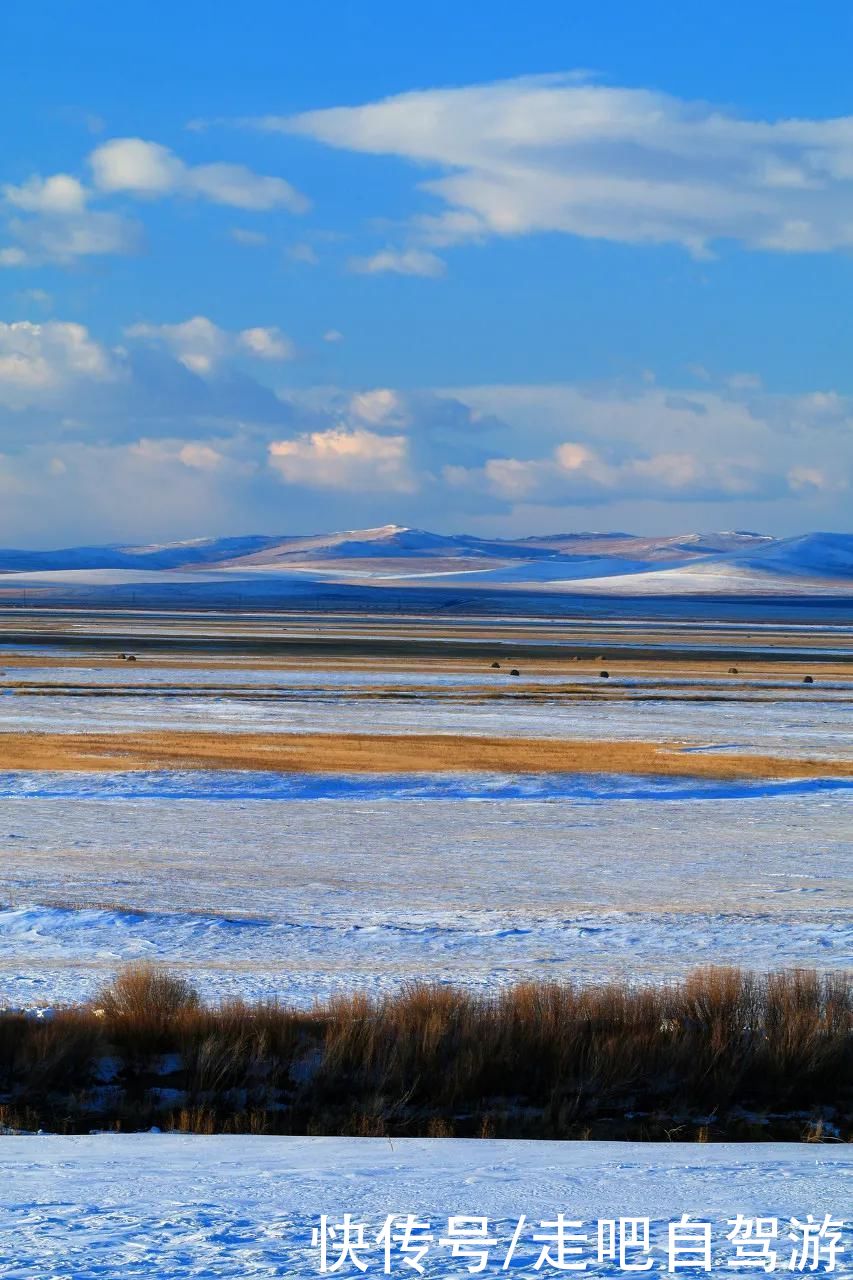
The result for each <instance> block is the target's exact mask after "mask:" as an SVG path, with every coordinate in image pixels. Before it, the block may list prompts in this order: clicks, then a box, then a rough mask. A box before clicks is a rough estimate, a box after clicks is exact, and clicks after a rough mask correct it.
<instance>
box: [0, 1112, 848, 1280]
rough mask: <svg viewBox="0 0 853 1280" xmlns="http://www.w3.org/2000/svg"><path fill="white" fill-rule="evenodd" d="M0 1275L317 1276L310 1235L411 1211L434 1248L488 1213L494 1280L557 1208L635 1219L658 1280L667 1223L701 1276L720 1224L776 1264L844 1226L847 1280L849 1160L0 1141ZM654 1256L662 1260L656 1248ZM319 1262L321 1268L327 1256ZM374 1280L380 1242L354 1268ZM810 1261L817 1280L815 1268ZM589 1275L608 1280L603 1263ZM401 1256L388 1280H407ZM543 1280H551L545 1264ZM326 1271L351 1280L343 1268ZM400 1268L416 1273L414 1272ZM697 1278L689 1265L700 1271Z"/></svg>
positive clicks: (147, 1138) (789, 1148) (281, 1141)
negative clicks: (752, 1229) (773, 1224)
mask: <svg viewBox="0 0 853 1280" xmlns="http://www.w3.org/2000/svg"><path fill="white" fill-rule="evenodd" d="M0 1187H2V1191H0V1268H2V1275H4V1276H15V1277H30V1276H33V1277H35V1276H38V1277H40V1280H41V1278H43V1277H58V1276H62V1277H68V1278H72V1277H73V1278H75V1280H76V1278H78V1277H79V1278H82V1277H90V1276H96V1275H98V1276H102V1275H109V1276H117V1275H120V1274H127V1275H133V1276H137V1277H139V1276H142V1277H147V1276H157V1277H159V1278H160V1280H170V1278H171V1277H178V1276H181V1277H183V1276H205V1277H213V1276H217V1277H219V1276H227V1277H230V1276H234V1277H237V1276H240V1277H245V1276H283V1275H288V1276H306V1277H307V1276H314V1275H318V1274H319V1272H320V1263H319V1250H318V1249H317V1248H315V1247H313V1246H312V1243H311V1233H312V1228H314V1227H316V1226H318V1225H319V1221H320V1215H323V1214H325V1215H327V1216H328V1218H329V1219H330V1221H334V1222H340V1221H341V1219H342V1217H343V1215H344V1214H345V1213H349V1214H351V1215H352V1218H353V1220H354V1221H356V1222H362V1223H364V1224H365V1226H366V1227H367V1230H366V1232H365V1239H370V1236H371V1234H372V1233H375V1232H376V1231H378V1230H380V1229H381V1227H382V1226H383V1224H384V1222H385V1220H386V1218H387V1216H388V1215H391V1214H394V1215H398V1214H402V1215H406V1214H408V1213H412V1214H415V1215H417V1216H418V1219H419V1220H420V1221H423V1222H427V1221H428V1222H430V1224H431V1227H432V1230H433V1233H434V1235H435V1236H436V1239H438V1237H440V1236H444V1235H446V1234H447V1219H448V1218H449V1217H450V1216H451V1215H457V1214H459V1215H478V1216H483V1217H486V1218H487V1219H488V1229H489V1232H490V1235H491V1236H492V1237H493V1238H495V1239H496V1240H498V1241H499V1242H500V1245H499V1246H495V1247H494V1248H493V1249H491V1250H490V1251H489V1252H490V1256H489V1260H488V1266H487V1269H486V1270H487V1273H493V1274H497V1273H498V1272H500V1271H501V1266H502V1263H503V1260H504V1257H505V1256H506V1250H507V1247H508V1244H509V1242H510V1240H511V1238H512V1236H513V1233H514V1230H515V1228H516V1225H517V1223H518V1221H519V1218H520V1217H521V1216H522V1215H524V1216H525V1218H526V1228H525V1229H523V1230H522V1235H521V1238H520V1240H519V1251H518V1253H517V1254H516V1256H515V1259H514V1260H513V1261H512V1262H511V1263H510V1266H509V1267H508V1268H507V1270H508V1271H509V1272H510V1273H512V1272H515V1274H516V1275H520V1274H524V1273H525V1272H527V1273H529V1270H530V1266H531V1260H533V1261H535V1258H536V1255H537V1253H538V1251H539V1249H541V1247H542V1246H541V1245H537V1244H535V1243H534V1242H533V1241H532V1235H533V1233H534V1232H538V1231H539V1230H540V1227H539V1224H540V1222H542V1221H545V1220H547V1219H549V1218H550V1219H552V1220H553V1219H554V1217H555V1215H556V1214H557V1213H560V1212H563V1213H565V1214H566V1215H567V1217H569V1218H573V1219H579V1220H581V1221H582V1222H583V1223H584V1224H585V1226H586V1225H591V1226H592V1228H593V1235H594V1234H595V1226H596V1223H597V1222H598V1220H601V1219H608V1218H618V1217H620V1216H636V1217H640V1218H648V1219H650V1228H651V1230H650V1235H651V1240H652V1256H653V1257H654V1259H655V1261H654V1270H653V1274H655V1273H658V1274H659V1273H661V1272H664V1273H666V1270H667V1257H666V1238H667V1227H668V1224H669V1223H670V1222H672V1221H673V1220H675V1219H678V1218H679V1217H680V1216H681V1214H682V1213H687V1214H689V1215H691V1217H693V1218H699V1219H703V1220H706V1221H709V1222H710V1223H711V1228H712V1238H713V1257H714V1263H713V1272H714V1273H717V1274H728V1275H737V1274H741V1275H743V1274H747V1275H753V1274H763V1272H761V1271H760V1270H759V1269H758V1268H756V1269H755V1270H753V1268H751V1267H750V1268H747V1269H746V1271H745V1272H744V1270H743V1269H740V1270H739V1271H736V1270H731V1269H729V1268H728V1266H727V1260H728V1259H729V1258H730V1257H731V1256H732V1254H733V1250H734V1245H733V1244H731V1243H730V1242H729V1241H727V1240H726V1233H727V1232H728V1231H730V1230H731V1227H730V1226H728V1225H727V1220H728V1219H734V1218H735V1217H736V1215H737V1214H738V1213H740V1214H743V1215H744V1216H746V1217H748V1218H757V1217H768V1216H770V1217H775V1218H777V1219H778V1220H779V1231H780V1240H779V1242H778V1243H779V1252H780V1264H779V1266H778V1268H777V1269H779V1270H783V1269H786V1268H787V1261H788V1253H789V1252H790V1250H791V1249H792V1248H793V1247H794V1243H793V1242H789V1241H788V1240H787V1231H788V1227H789V1220H790V1218H791V1217H792V1216H795V1217H797V1218H799V1219H800V1220H803V1219H804V1218H805V1216H806V1215H807V1214H809V1213H811V1214H813V1215H814V1216H815V1218H817V1219H820V1220H822V1219H823V1216H824V1215H825V1214H830V1215H831V1216H832V1217H833V1218H834V1219H837V1220H843V1219H844V1216H845V1211H846V1212H847V1216H848V1221H847V1223H846V1225H845V1228H844V1231H843V1234H842V1239H843V1243H844V1244H845V1245H846V1252H842V1253H840V1254H839V1256H838V1266H837V1268H836V1271H837V1273H838V1274H841V1275H845V1274H849V1265H850V1259H851V1256H853V1254H851V1248H853V1238H851V1230H850V1221H849V1206H850V1200H851V1198H850V1192H851V1189H853V1150H851V1149H850V1148H849V1147H837V1146H833V1147H822V1146H801V1145H797V1144H784V1143H779V1144H762V1145H760V1146H753V1145H730V1144H719V1145H711V1144H706V1145H701V1144H699V1145H693V1144H691V1145H687V1144H681V1143H667V1144H650V1143H647V1144H636V1143H606V1142H581V1143H551V1142H496V1141H470V1142H466V1141H459V1140H441V1139H427V1140H417V1139H406V1140H395V1141H394V1142H393V1144H392V1143H390V1142H388V1141H387V1140H385V1139H360V1138H354V1139H353V1138H350V1139H338V1138H328V1139H324V1138H265V1137H251V1138H245V1137H198V1136H192V1137H189V1136H178V1135H169V1136H166V1135H149V1134H144V1135H130V1136H128V1135H124V1136H116V1135H113V1134H109V1135H108V1134H102V1135H96V1136H92V1137H81V1138H65V1137H42V1136H39V1137H6V1138H3V1139H2V1140H0ZM659 1247H660V1248H661V1249H662V1252H659ZM333 1258H334V1255H332V1257H330V1261H331V1260H333ZM363 1261H364V1262H365V1263H366V1264H367V1273H366V1274H367V1275H371V1274H375V1275H381V1274H383V1268H384V1257H383V1254H382V1250H381V1248H379V1249H378V1250H376V1249H370V1250H368V1251H367V1252H366V1253H365V1254H364V1256H363ZM469 1261H470V1259H466V1260H462V1259H460V1260H455V1259H453V1257H452V1254H451V1251H450V1249H449V1248H446V1247H445V1248H439V1247H438V1246H437V1245H436V1246H435V1247H432V1248H430V1250H429V1252H428V1253H427V1254H426V1256H425V1257H424V1260H423V1265H424V1270H425V1273H426V1274H427V1275H431V1276H436V1277H438V1276H464V1275H467V1274H468V1272H467V1267H468V1265H469ZM825 1269H826V1268H825V1264H824V1261H823V1260H822V1261H821V1263H820V1267H819V1270H818V1274H823V1273H824V1271H825ZM589 1270H590V1271H592V1272H593V1273H595V1274H598V1275H602V1274H604V1275H617V1274H621V1273H620V1272H619V1271H618V1268H617V1265H616V1264H615V1263H605V1264H604V1265H598V1264H597V1263H595V1262H594V1261H593V1263H592V1265H591V1266H590V1267H589ZM410 1271H411V1268H410V1267H409V1266H407V1265H406V1264H405V1257H404V1256H402V1255H401V1256H396V1257H394V1258H393V1259H392V1264H391V1273H392V1274H393V1273H396V1274H403V1275H405V1274H409V1273H410ZM541 1273H542V1274H543V1275H547V1274H556V1272H554V1271H553V1269H552V1268H549V1267H547V1266H545V1267H544V1268H543V1269H542V1272H541ZM339 1274H341V1275H351V1276H356V1277H357V1276H358V1275H360V1274H361V1272H360V1271H357V1270H356V1269H355V1268H354V1266H353V1265H352V1263H351V1262H347V1263H346V1264H345V1265H344V1266H343V1267H342V1268H341V1270H340V1272H339ZM412 1274H416V1273H415V1272H412ZM700 1274H701V1270H700Z"/></svg>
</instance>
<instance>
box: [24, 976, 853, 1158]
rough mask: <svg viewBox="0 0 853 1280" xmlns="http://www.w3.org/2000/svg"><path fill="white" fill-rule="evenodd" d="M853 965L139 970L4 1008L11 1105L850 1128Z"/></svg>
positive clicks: (110, 1121) (279, 1115)
mask: <svg viewBox="0 0 853 1280" xmlns="http://www.w3.org/2000/svg"><path fill="white" fill-rule="evenodd" d="M851 1032H853V982H851V977H850V975H818V974H817V973H814V972H810V971H790V972H786V973H779V974H771V975H767V976H761V977H758V976H755V975H751V974H748V973H743V972H741V971H739V970H732V969H703V970H697V971H696V972H695V973H693V974H692V975H690V976H689V977H688V978H686V979H685V980H684V981H683V982H682V983H679V984H677V985H670V986H665V987H651V986H636V987H633V986H626V985H618V984H609V985H600V986H595V987H585V988H575V987H570V986H558V985H551V984H525V985H519V986H516V987H513V988H510V989H507V990H503V991H500V992H498V993H495V994H493V995H490V996H482V995H477V994H471V993H469V992H465V991H461V990H458V989H452V988H448V987H440V986H411V987H409V988H407V989H405V990H403V991H402V992H401V993H399V994H397V995H393V996H389V997H387V998H384V999H378V1000H371V999H367V998H366V997H363V996H349V997H341V998H338V999H333V1000H331V1001H329V1002H328V1003H326V1004H320V1005H317V1006H315V1007H314V1008H313V1009H311V1010H308V1011H304V1010H296V1009H292V1008H288V1007H285V1006H282V1005H275V1004H265V1005H264V1004H260V1005H248V1004H242V1003H231V1004H223V1005H218V1006H215V1007H212V1006H211V1007H205V1006H203V1005H202V1003H201V1001H200V1000H199V997H198V995H197V994H196V992H195V991H194V989H193V988H192V987H191V986H190V985H189V983H188V982H187V981H186V980H185V979H183V978H181V977H179V976H176V975H171V974H168V973H165V972H163V971H161V970H157V969H154V968H147V967H141V968H140V967H137V968H132V969H128V970H126V971H125V972H124V973H123V974H121V975H120V976H119V977H118V978H117V979H116V981H115V982H114V983H113V984H112V985H111V986H110V987H108V988H106V989H105V990H104V991H102V992H101V994H100V995H99V996H98V997H97V998H96V999H95V1000H94V1001H93V1002H92V1003H91V1004H89V1005H85V1006H81V1007H77V1008H69V1009H65V1010H60V1011H59V1012H57V1013H55V1014H54V1016H53V1017H51V1018H45V1019H41V1018H37V1017H33V1016H28V1015H26V1014H22V1013H12V1012H5V1013H2V1014H0V1125H2V1127H3V1129H4V1131H5V1132H10V1131H17V1130H27V1131H31V1130H36V1129H46V1130H51V1131H59V1132H63V1133H74V1132H87V1131H89V1130H90V1129H115V1130H122V1131H129V1130H140V1129H148V1128H151V1127H154V1126H156V1127H157V1128H161V1129H176V1130H181V1131H184V1132H205V1133H211V1132H230V1133H234V1132H248V1133H282V1134H288V1133H290V1134H328V1135H346V1134H360V1135H373V1136H382V1135H388V1136H395V1135H410V1136H418V1135H427V1136H459V1137H478V1136H480V1137H483V1136H489V1137H491V1136H495V1137H517V1138H589V1137H611V1138H635V1139H655V1140H660V1139H664V1138H678V1139H680V1140H692V1139H696V1140H700V1141H701V1140H706V1139H708V1138H712V1139H717V1138H727V1139H735V1140H737V1139H744V1140H746V1139H749V1140H756V1139H757V1140H761V1139H765V1138H766V1139H770V1138H777V1139H778V1138H789V1139H794V1140H800V1139H802V1138H804V1137H805V1138H811V1139H816V1140H833V1139H834V1140H841V1141H850V1140H853V1035H851Z"/></svg>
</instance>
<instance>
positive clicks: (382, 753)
mask: <svg viewBox="0 0 853 1280" xmlns="http://www.w3.org/2000/svg"><path fill="white" fill-rule="evenodd" d="M0 769H3V770H9V769H32V770H41V769H51V770H80V771H93V772H104V771H108V772H113V771H130V770H140V769H263V770H274V771H277V772H283V773H387V774H396V773H417V772H429V773H450V772H470V771H485V772H495V773H627V774H634V775H652V776H661V777H703V778H718V779H736V778H779V779H784V778H816V777H834V778H851V777H853V761H849V760H823V759H809V758H793V757H791V758H789V757H784V756H772V755H749V754H746V753H736V752H732V753H730V754H722V753H721V752H707V753H705V752H702V751H695V750H691V751H690V752H689V753H686V752H685V751H684V750H683V748H682V746H681V745H680V744H679V743H655V742H585V741H572V742H565V741H559V740H554V739H544V740H537V739H512V738H491V737H468V736H464V737H463V736H460V735H451V734H446V735H443V734H406V735H403V734H382V735H371V734H357V733H341V734H334V733H330V734H319V733H318V734H312V733H304V734H295V733H199V732H183V733H163V732H145V733H0Z"/></svg>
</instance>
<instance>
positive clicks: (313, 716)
mask: <svg viewBox="0 0 853 1280" xmlns="http://www.w3.org/2000/svg"><path fill="white" fill-rule="evenodd" d="M106 674H107V673H104V672H102V671H92V672H91V673H90V672H80V671H76V672H74V671H71V672H69V679H68V684H69V685H76V686H77V688H76V691H75V692H70V691H69V692H62V691H56V692H54V691H52V690H51V691H49V692H46V693H33V694H28V693H25V692H15V693H12V692H10V691H9V689H8V684H7V688H6V693H5V696H4V695H3V683H2V682H0V731H2V730H15V731H21V730H32V731H37V732H51V733H62V732H68V733H71V732H85V731H92V732H104V731H112V730H121V729H125V730H146V729H149V730H157V729H173V730H180V729H183V730H193V729H205V730H207V729H213V730H217V731H220V732H240V731H242V732H251V731H255V732H273V733H275V732H286V733H299V732H312V733H332V732H340V733H345V732H356V733H357V732H361V733H375V734H379V733H470V734H486V735H498V736H507V737H534V738H555V737H556V738H566V739H572V738H574V739H597V740H615V741H625V740H629V739H636V740H641V741H681V742H685V743H688V744H690V745H692V746H703V745H706V744H707V745H710V746H713V747H715V748H716V749H721V750H726V749H728V750H735V751H739V752H741V751H747V752H750V751H751V752H766V753H770V754H781V755H815V756H822V757H839V756H845V757H850V756H853V685H850V684H845V683H844V682H841V681H821V680H820V677H819V676H818V678H817V679H816V682H815V684H814V685H812V686H807V687H806V686H804V685H803V684H802V682H801V681H794V680H789V681H757V680H750V681H748V682H747V681H742V682H740V683H739V684H735V682H734V681H731V682H728V684H727V683H725V682H722V681H715V682H714V684H713V686H712V685H710V684H707V685H703V684H701V683H698V684H695V685H694V682H691V685H692V686H694V687H696V688H697V689H698V694H697V696H692V695H691V694H690V693H689V692H688V691H687V690H686V689H684V688H683V687H680V686H679V685H678V683H677V682H673V681H669V680H668V681H666V682H665V683H664V682H655V681H652V680H648V681H643V680H640V679H634V680H618V679H614V680H611V681H610V682H609V683H608V685H607V688H608V693H611V692H612V693H615V694H617V695H618V694H619V693H620V691H621V692H623V693H624V694H625V695H626V696H625V697H624V698H623V697H620V696H616V697H615V698H613V699H612V700H611V699H610V698H608V699H607V700H601V701H595V702H591V701H584V700H583V699H582V698H578V699H574V698H573V699H570V700H556V699H555V700H551V699H549V698H548V697H547V695H546V696H545V697H544V698H543V700H542V701H528V700H522V699H521V698H518V700H516V699H515V697H508V698H505V699H501V700H500V701H488V700H486V701H477V699H476V697H470V696H467V695H466V693H465V692H464V690H463V689H462V688H459V686H465V689H470V688H471V680H470V677H467V676H453V675H445V676H441V677H434V678H433V679H432V680H431V681H430V680H429V679H425V678H424V677H423V676H421V677H417V676H414V675H411V674H407V673H398V674H396V675H394V676H393V677H391V678H388V679H387V680H386V677H385V675H384V674H382V675H375V676H373V680H372V682H371V681H370V680H369V679H367V678H366V673H342V672H333V673H313V672H295V673H292V674H291V673H288V674H287V676H286V677H281V676H279V677H278V678H277V679H273V678H272V677H271V676H270V673H269V672H242V671H241V672H231V673H227V676H228V678H227V680H223V679H222V673H221V672H216V673H214V672H210V673H204V672H192V673H188V674H191V675H192V676H193V677H194V679H192V680H190V679H185V677H184V675H183V674H181V675H180V677H178V676H176V675H175V674H173V673H171V672H164V671H162V670H160V671H158V670H150V671H146V672H144V673H141V674H140V675H139V676H137V675H136V673H135V672H134V676H133V677H131V678H130V679H128V677H123V679H125V680H128V685H129V689H128V692H124V690H119V691H117V692H116V693H114V694H112V693H110V692H108V691H107V689H106V688H105V689H104V691H103V692H101V689H100V686H101V682H102V681H103V680H104V679H105V678H106ZM109 675H110V676H111V675H112V673H109ZM50 676H51V681H53V680H56V681H57V683H58V684H59V683H60V681H59V674H58V673H50ZM90 676H92V677H97V678H96V679H90ZM26 678H27V679H34V678H35V677H33V676H32V675H31V674H30V673H29V672H28V673H27V676H26ZM38 678H39V680H41V679H42V677H41V674H40V675H39V677H38ZM113 680H115V677H113ZM131 680H132V681H133V683H132V684H131V683H130V681H131ZM7 681H8V677H7ZM370 683H374V684H383V685H384V684H387V685H388V686H389V687H391V688H392V689H393V688H395V687H396V688H399V689H400V691H401V693H405V692H406V691H407V690H408V692H409V693H411V689H409V688H408V687H409V686H411V685H417V686H418V687H419V688H421V689H423V693H422V694H420V695H419V696H418V697H417V698H413V697H411V696H410V697H409V698H404V697H400V698H387V699H386V698H383V699H373V698H367V699H363V700H360V699H358V698H352V697H349V696H348V691H349V690H351V689H353V690H358V691H361V692H362V693H363V692H364V691H365V688H366V687H369V685H370ZM476 683H477V686H479V687H481V688H482V689H483V690H484V691H485V692H489V691H491V690H493V688H494V685H495V684H496V683H498V682H497V681H492V682H489V681H488V680H487V679H485V678H482V679H481V678H480V677H478V678H477V682H476ZM500 683H501V684H503V685H504V686H505V685H506V683H507V682H506V679H504V680H503V681H500ZM535 683H537V684H540V683H541V684H543V685H544V686H545V687H546V689H547V688H550V687H552V686H554V687H555V688H556V687H557V686H559V685H560V684H563V685H564V684H565V681H564V680H561V679H560V678H559V677H552V678H551V679H550V680H549V679H547V678H544V679H542V680H541V681H540V680H538V679H537V680H536V682H535ZM572 683H579V684H580V683H582V682H579V681H578V682H576V681H574V680H573V681H572ZM586 683H587V684H590V683H594V684H595V685H596V686H601V685H602V683H603V682H602V681H601V680H600V679H598V678H595V680H594V681H593V680H589V681H587V682H586ZM47 684H48V681H45V685H47ZM89 684H91V685H92V686H93V687H94V688H93V692H94V694H95V695H96V696H87V694H86V692H85V688H84V686H85V685H89ZM306 685H308V686H309V687H306ZM205 686H206V687H205ZM64 687H65V688H67V686H64ZM514 687H517V689H518V693H519V694H520V693H522V692H523V688H524V685H523V683H522V682H519V684H518V685H517V686H514ZM582 687H583V686H582ZM431 689H435V690H436V691H437V692H438V691H440V693H441V696H440V697H437V696H431V695H430V690H431ZM718 692H722V695H723V696H722V697H721V699H720V700H719V701H716V700H713V697H714V695H715V694H716V693H718ZM638 694H641V695H642V697H638V696H637V695H638Z"/></svg>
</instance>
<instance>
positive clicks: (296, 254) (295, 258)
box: [286, 242, 320, 267]
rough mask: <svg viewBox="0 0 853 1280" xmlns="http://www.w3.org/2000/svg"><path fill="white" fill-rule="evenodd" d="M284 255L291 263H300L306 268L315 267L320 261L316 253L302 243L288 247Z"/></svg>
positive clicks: (308, 245) (309, 246)
mask: <svg viewBox="0 0 853 1280" xmlns="http://www.w3.org/2000/svg"><path fill="white" fill-rule="evenodd" d="M286 253H287V256H288V258H289V259H290V261H291V262H301V263H302V264H303V266H306V267H316V265H317V263H318V262H319V261H320V259H319V257H318V256H317V251H316V250H315V249H314V248H312V246H311V245H310V244H306V243H304V242H301V243H299V244H292V245H290V246H289V248H288V249H287V250H286Z"/></svg>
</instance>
